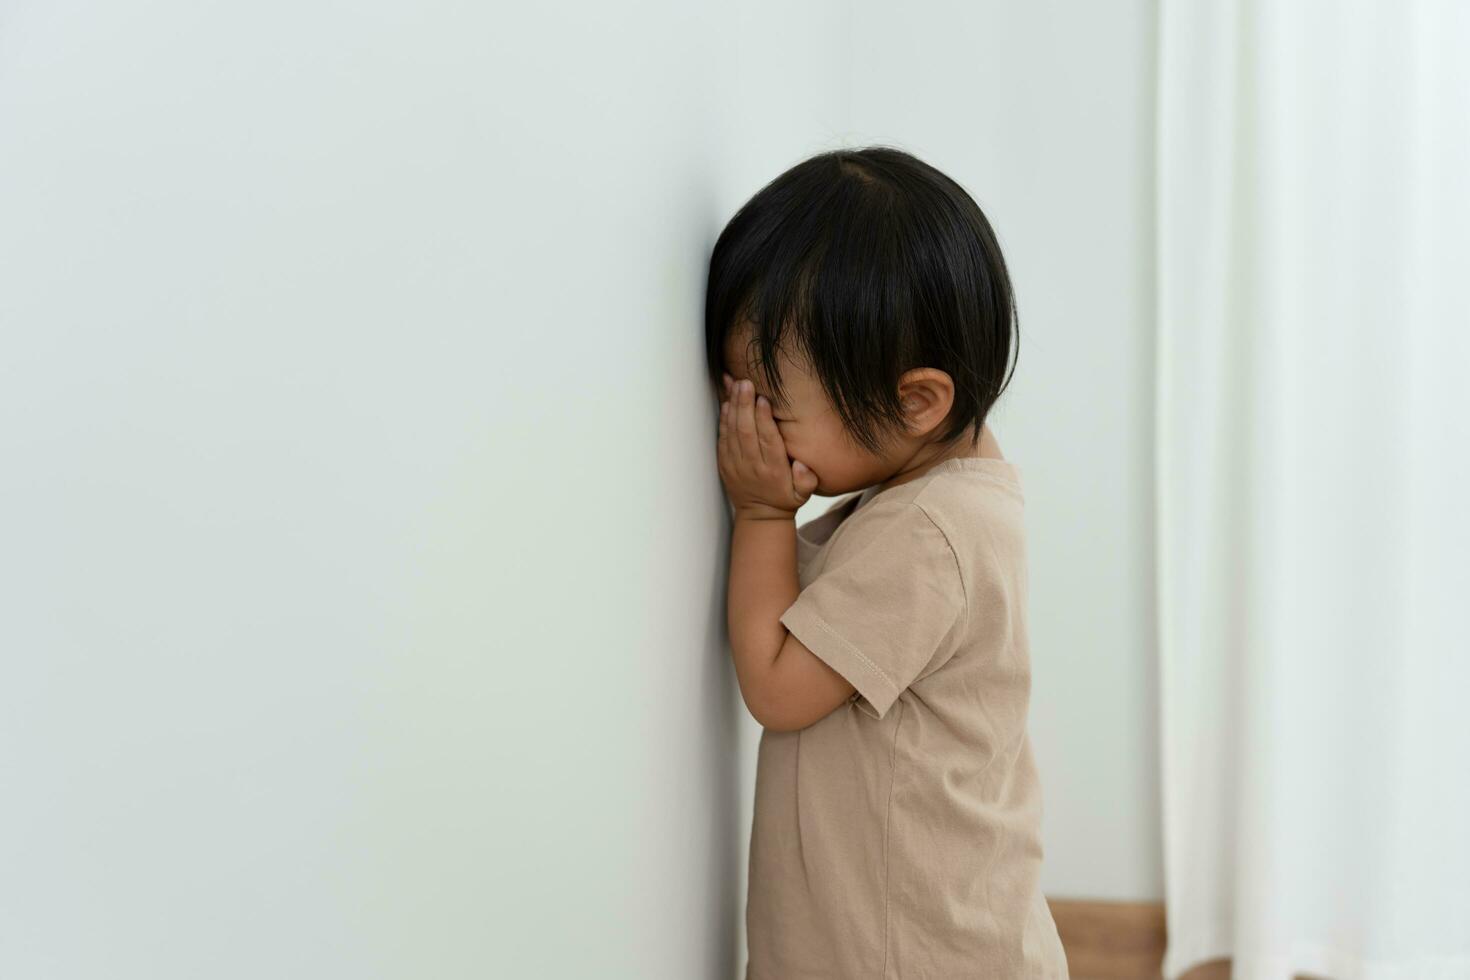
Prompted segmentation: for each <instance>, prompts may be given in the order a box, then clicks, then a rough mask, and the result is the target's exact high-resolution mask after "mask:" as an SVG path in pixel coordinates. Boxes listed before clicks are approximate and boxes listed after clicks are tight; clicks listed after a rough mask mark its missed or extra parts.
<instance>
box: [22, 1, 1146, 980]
mask: <svg viewBox="0 0 1470 980" xmlns="http://www.w3.org/2000/svg"><path fill="white" fill-rule="evenodd" d="M1066 9H1067V10H1068V11H1069V17H1068V19H1067V20H1065V21H1064V20H1063V19H1062V17H1061V14H1060V9H1059V8H1054V7H1035V8H1031V9H1030V10H1029V11H1023V10H1020V9H1011V8H1009V7H1007V6H1005V5H1000V4H991V5H987V7H986V8H977V9H975V10H973V11H971V12H968V13H966V12H964V9H963V8H960V7H956V8H954V9H952V10H951V9H950V8H948V7H947V6H944V5H939V4H936V5H934V12H935V14H936V15H942V16H943V17H945V18H950V17H958V18H960V19H961V28H962V29H960V30H949V29H947V30H946V31H941V32H935V31H933V30H932V29H931V28H932V23H933V20H932V18H930V17H929V16H928V15H927V14H924V15H920V14H918V13H913V14H912V15H910V14H909V13H908V12H906V13H905V14H904V15H903V16H899V15H897V14H896V13H893V12H888V13H884V12H882V8H879V7H877V5H871V4H868V3H864V2H859V3H855V4H845V3H842V2H840V0H831V2H828V3H824V4H813V5H798V6H796V7H790V6H785V5H779V4H777V3H775V2H774V0H764V2H762V3H759V4H754V5H740V6H739V8H738V9H736V8H734V7H721V8H716V7H713V6H711V7H695V6H691V5H687V4H680V3H676V2H673V0H666V2H663V3H658V4H648V5H641V6H639V7H637V8H630V7H628V6H626V5H616V6H607V5H595V4H585V5H576V6H575V7H574V8H571V9H557V8H554V7H548V6H545V5H543V6H541V7H539V8H538V7H536V6H534V5H533V6H530V7H522V8H516V9H515V10H514V11H512V10H511V9H509V8H504V9H495V10H493V11H492V9H490V8H476V7H472V6H465V5H455V4H450V3H446V2H426V0H415V2H413V3H409V2H405V0H395V2H382V3H371V4H362V3H358V4H347V3H335V4H333V3H328V2H325V0H317V2H315V3H306V4H303V3H290V4H287V3H284V2H280V0H275V2H261V3H255V4H235V5H229V6H220V5H199V4H190V3H185V2H182V0H160V2H156V3H153V4H149V5H146V6H142V7H139V6H136V5H134V6H118V5H111V4H103V3H98V2H72V3H67V2H54V0H53V2H45V3H43V2H40V0H31V2H21V0H16V2H13V3H11V4H10V5H8V7H7V11H6V16H5V23H4V29H3V30H0V277H3V281H0V331H3V333H0V343H3V349H0V452H3V454H4V461H5V462H4V465H3V466H0V595H3V597H4V598H3V602H4V614H3V616H0V775H3V785H0V793H3V800H0V976H17V977H22V976H24V977H48V978H49V977H66V978H70V977H91V976H104V975H105V976H108V977H112V978H132V977H148V978H150V980H161V978H170V977H196V976H202V975H205V976H210V977H213V978H230V977H251V978H254V977H259V976H272V977H312V978H328V977H344V978H345V977H351V978H353V980H359V978H371V977H407V976H414V977H418V976H432V977H435V978H446V980H447V978H453V977H459V976H465V977H469V976H475V977H480V976H527V977H530V976H537V977H541V976H545V977H581V976H599V977H624V976H626V977H634V976H636V977H677V978H686V977H695V976H727V975H733V974H734V973H735V971H736V970H737V969H738V966H739V963H740V962H741V961H742V953H743V935H742V932H741V913H742V911H743V907H744V906H743V903H744V884H743V877H744V873H745V853H746V851H745V848H746V844H747V835H748V832H749V813H750V792H751V780H752V777H753V773H752V771H751V766H752V765H753V751H752V749H753V744H754V739H755V735H756V729H755V727H754V725H753V724H752V723H751V722H750V721H749V719H748V718H746V717H745V714H744V710H743V707H742V705H741V703H740V699H739V694H738V691H737V690H736V688H735V683H734V675H733V671H732V669H731V666H730V664H729V660H728V655H727V653H726V651H725V647H724V616H723V604H722V603H723V587H724V582H723V576H724V560H725V558H726V543H725V541H724V540H723V534H724V531H725V525H724V520H725V508H724V503H723V497H722V494H721V490H720V487H719V481H718V476H717V473H716V471H715V467H714V464H713V428H714V425H713V419H714V416H713V413H712V411H711V410H710V408H711V403H710V402H709V401H708V400H707V399H708V398H709V393H708V392H707V390H706V388H705V387H704V382H703V380H702V375H701V344H702V339H701V336H700V329H701V319H700V318H701V312H702V298H703V285H704V270H705V262H706V259H707V256H708V252H709V248H710V246H711V245H712V244H713V240H714V236H715V235H716V234H717V233H718V230H719V228H720V226H721V224H722V223H723V222H724V220H725V219H726V218H727V217H728V216H729V214H730V213H731V212H732V210H733V209H734V208H735V207H736V206H738V205H739V203H741V201H743V200H744V199H745V197H747V196H748V195H749V194H750V193H752V192H753V191H754V190H755V189H756V188H757V187H758V186H759V185H760V184H761V183H763V182H764V181H765V180H767V179H769V178H770V177H772V176H774V175H775V174H776V173H777V172H779V170H781V169H783V168H784V167H786V166H788V165H789V164H791V163H794V162H795V161H796V160H798V159H801V158H802V157H804V156H806V155H807V154H809V153H811V152H815V151H817V150H820V149H825V148H827V147H829V146H832V145H837V144H839V143H855V142H863V141H866V140H869V139H885V140H892V141H898V142H901V143H906V144H908V145H910V146H911V148H913V149H915V150H916V151H919V152H921V153H925V154H926V155H928V156H930V157H932V158H933V159H934V162H936V163H938V164H939V165H941V166H944V167H946V168H949V169H951V170H952V172H954V173H955V175H956V176H957V177H959V178H960V179H961V180H962V181H963V182H965V183H967V185H968V186H970V187H971V188H972V189H973V190H975V191H976V193H977V196H978V197H979V199H980V201H981V203H982V205H983V206H985V207H986V209H987V211H989V213H990V214H991V215H992V217H993V218H994V219H995V220H996V223H997V225H998V227H999V230H1000V233H1001V238H1002V243H1003V245H1005V246H1006V247H1007V249H1008V254H1009V255H1010V256H1011V259H1012V261H1013V263H1014V264H1015V267H1016V275H1017V282H1018V287H1019V289H1020V302H1021V311H1022V317H1023V324H1022V329H1023V334H1024V335H1023V348H1022V361H1021V369H1020V373H1019V374H1018V377H1017V382H1016V386H1015V388H1014V389H1013V394H1012V395H1011V396H1010V397H1009V398H1008V401H1007V403H1005V408H1004V409H1003V412H1002V415H1001V416H1000V419H999V421H998V422H997V426H996V427H997V431H998V432H999V435H1000V438H1001V442H1002V445H1003V447H1004V448H1005V450H1006V452H1007V454H1008V455H1009V456H1011V458H1013V459H1015V460H1016V461H1017V462H1019V463H1020V465H1021V466H1022V468H1023V476H1024V478H1025V479H1026V480H1027V489H1028V494H1029V505H1030V511H1029V513H1030V520H1031V530H1032V536H1033V537H1032V541H1033V593H1032V594H1033V608H1032V622H1033V627H1032V628H1033V637H1034V642H1035V648H1034V651H1033V656H1034V658H1035V661H1036V665H1037V687H1036V708H1035V714H1034V716H1033V717H1034V721H1033V732H1034V733H1035V737H1036V740H1037V746H1038V752H1039V755H1040V757H1041V761H1042V766H1043V778H1044V780H1045V788H1046V790H1047V793H1048V797H1047V806H1048V810H1047V819H1048V824H1047V828H1046V830H1047V844H1048V865H1047V872H1046V873H1047V878H1046V880H1045V883H1046V884H1047V886H1048V891H1049V892H1050V893H1054V894H1067V893H1073V894H1082V893H1085V894H1092V895H1097V896H1102V897H1124V896H1130V895H1148V894H1149V893H1151V892H1155V891H1156V889H1155V886H1154V884H1153V882H1154V879H1155V878H1156V877H1157V874H1156V871H1157V869H1156V865H1155V864H1154V863H1151V862H1156V858H1155V857H1154V855H1153V851H1152V850H1151V846H1152V839H1151V835H1154V834H1155V833H1156V831H1155V828H1154V827H1153V825H1152V823H1151V820H1152V817H1151V816H1150V815H1151V813H1152V805H1153V800H1152V798H1151V797H1150V795H1149V794H1150V793H1152V792H1153V768H1152V766H1153V757H1152V754H1151V753H1152V748H1151V744H1150V742H1149V739H1150V736H1151V732H1152V728H1151V726H1152V721H1151V718H1152V714H1151V701H1149V700H1148V699H1149V698H1150V697H1151V688H1149V687H1148V684H1149V683H1150V681H1149V677H1148V674H1147V671H1146V668H1145V664H1146V663H1147V662H1148V659H1147V658H1148V656H1149V654H1150V652H1151V637H1150V636H1149V635H1147V631H1146V628H1145V624H1146V623H1147V621H1148V620H1147V611H1148V610H1147V608H1146V602H1147V594H1146V591H1145V587H1144V583H1145V582H1146V580H1147V573H1148V563H1147V557H1148V554H1149V551H1148V545H1147V541H1146V538H1143V537H1140V535H1141V533H1142V531H1141V529H1142V528H1143V527H1144V524H1143V514H1144V512H1145V508H1146V506H1147V497H1146V488H1147V480H1146V466H1147V452H1146V442H1145V441H1144V433H1145V432H1146V431H1147V425H1146V422H1147V396H1146V392H1147V381H1148V377H1147V347H1146V343H1145V340H1146V332H1145V324H1144V321H1145V319H1146V314H1147V309H1146V308H1145V307H1144V306H1143V302H1144V298H1145V296H1146V293H1147V283H1146V281H1145V280H1144V279H1142V278H1141V276H1140V273H1139V271H1138V269H1139V268H1140V267H1139V266H1138V265H1137V264H1136V258H1137V254H1141V253H1139V250H1141V249H1143V248H1145V246H1146V245H1147V231H1148V225H1147V212H1146V211H1144V210H1142V202H1143V200H1144V193H1145V188H1146V174H1147V164H1148V157H1147V153H1146V152H1145V149H1144V144H1143V143H1142V142H1141V141H1142V134H1143V132H1144V130H1143V129H1142V128H1141V127H1142V126H1143V125H1144V119H1145V116H1144V113H1143V110H1144V109H1145V108H1146V106H1145V105H1144V103H1143V102H1142V101H1141V87H1142V84H1143V78H1142V76H1141V74H1140V73H1141V72H1143V71H1144V70H1145V67H1146V65H1145V64H1143V63H1139V62H1137V61H1136V59H1137V58H1139V57H1142V56H1143V55H1144V54H1145V53H1146V51H1147V45H1146V43H1145V41H1146V38H1145V36H1144V33H1143V29H1142V25H1143V11H1142V8H1136V9H1135V8H1134V7H1132V6H1130V7H1128V8H1126V9H1127V16H1123V17H1114V18H1112V19H1110V18H1108V17H1104V16H1103V14H1102V13H1101V12H1096V13H1093V12H1089V11H1088V9H1087V8H1086V7H1085V6H1084V5H1076V10H1075V11H1072V10H1071V8H1070V7H1069V8H1066ZM1048 18H1054V19H1055V22H1054V23H1050V22H1048ZM1078 18H1089V19H1090V20H1091V21H1093V22H1092V23H1089V24H1085V25H1078V24H1077V23H1076V21H1077V19H1078ZM926 25H929V26H927V27H926ZM1002 25H1003V26H1002ZM995 33H1005V34H1007V36H1006V37H1004V38H997V39H996V40H995V41H993V42H992V41H987V40H985V38H986V37H987V36H988V35H990V34H995ZM1102 41H1106V42H1107V43H1106V44H1104V43H1100V42H1102ZM935 44H938V45H941V48H940V53H942V54H944V55H945V56H946V57H952V59H953V61H954V64H955V65H956V66H959V67H951V68H945V67H944V66H943V65H942V64H940V63H939V59H937V58H936V57H935V53H936V52H935V50H934V48H933V45H935ZM962 69H963V70H962ZM1023 71H1024V72H1025V74H1026V77H1025V79H1024V80H1023V81H1018V80H1017V73H1018V72H1023ZM919 82H921V83H922V88H920V89H916V88H915V87H914V85H915V83H919ZM941 83H943V84H942V85H941ZM950 83H954V85H953V86H951V85H950ZM905 86H907V88H905ZM941 88H942V89H943V90H942V91H941ZM1027 331H1029V332H1027Z"/></svg>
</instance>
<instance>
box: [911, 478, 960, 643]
mask: <svg viewBox="0 0 1470 980" xmlns="http://www.w3.org/2000/svg"><path fill="white" fill-rule="evenodd" d="M921 496H922V494H921ZM907 503H910V504H913V505H914V506H915V507H917V508H918V509H919V511H920V513H922V514H923V515H924V516H925V517H926V518H928V520H929V523H930V524H933V525H934V529H935V530H936V531H938V532H939V536H940V537H942V538H944V544H945V547H947V548H948V549H949V557H950V560H951V561H953V562H954V570H955V576H956V577H957V578H958V579H959V583H960V598H961V599H962V600H964V603H965V625H964V627H963V630H962V632H967V631H968V630H969V628H970V588H969V583H968V582H966V581H965V568H964V565H962V564H961V563H960V554H959V552H958V551H956V550H955V546H954V542H953V541H952V540H951V539H950V536H949V532H948V531H946V530H945V529H944V525H943V524H940V523H939V521H937V520H935V518H934V515H933V514H932V513H930V511H929V508H927V507H925V506H924V505H923V504H921V503H919V501H918V499H917V498H915V499H913V500H910V501H907Z"/></svg>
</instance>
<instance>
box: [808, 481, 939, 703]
mask: <svg viewBox="0 0 1470 980" xmlns="http://www.w3.org/2000/svg"><path fill="white" fill-rule="evenodd" d="M868 507H869V508H871V510H869V511H868V512H866V513H862V509H860V511H859V513H860V514H861V516H856V517H849V518H848V520H853V521H857V523H855V524H853V525H852V526H850V527H847V528H844V529H843V531H844V533H843V535H842V536H841V537H840V538H838V540H837V541H835V542H833V546H832V552H831V554H830V555H829V556H828V558H827V561H826V564H825V565H824V566H823V568H822V570H821V572H820V573H819V574H818V575H817V577H816V578H815V579H813V580H812V581H811V582H809V583H808V584H807V586H806V588H804V589H802V590H801V593H800V594H799V595H798V596H797V597H796V601H795V602H793V603H792V604H791V606H789V607H788V608H787V609H786V611H785V612H784V613H782V614H781V622H782V624H784V625H785V627H786V628H787V629H788V630H790V631H791V634H792V635H793V636H795V637H796V638H797V639H798V640H800V641H801V642H802V645H804V646H805V647H806V648H807V649H809V650H811V651H812V653H814V654H816V655H817V656H818V657H820V658H821V659H822V661H823V662H825V663H826V664H827V665H828V666H829V667H831V668H832V669H833V670H835V671H837V672H838V673H839V674H841V675H842V676H843V677H845V678H847V680H848V681H849V682H850V683H851V684H852V686H853V687H855V688H856V689H857V694H858V698H857V703H858V707H859V708H860V709H862V710H863V711H864V712H865V713H867V714H869V715H871V716H872V717H874V718H882V717H883V716H884V715H885V714H887V712H888V709H889V708H890V707H892V706H893V702H894V701H896V700H898V696H899V695H900V694H901V693H903V691H904V690H905V689H906V688H908V686H909V685H910V684H912V683H913V682H914V681H915V680H917V679H918V678H920V677H922V676H924V675H925V674H927V673H928V672H929V671H931V670H933V669H935V668H937V667H939V666H940V665H942V664H943V663H944V662H945V661H947V660H948V659H949V657H950V656H952V655H953V653H954V648H955V645H956V644H957V642H958V632H959V631H958V630H957V629H956V627H957V626H960V625H962V624H963V622H964V617H965V616H966V613H967V607H966V600H965V590H964V584H963V581H962V580H961V576H960V566H959V561H958V559H957V557H956V555H955V553H954V549H953V548H952V547H951V546H950V543H949V539H948V538H946V537H945V534H944V532H943V531H942V530H941V529H940V527H939V526H938V525H937V524H935V523H934V521H933V519H932V518H931V517H930V516H929V514H928V512H926V511H925V510H924V509H923V507H921V506H919V505H918V504H916V503H913V502H912V501H907V500H904V501H897V502H894V503H875V504H869V505H868Z"/></svg>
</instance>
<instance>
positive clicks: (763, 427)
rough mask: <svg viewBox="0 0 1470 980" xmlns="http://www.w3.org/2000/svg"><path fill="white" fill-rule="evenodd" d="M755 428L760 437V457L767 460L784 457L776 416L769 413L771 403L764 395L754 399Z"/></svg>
mask: <svg viewBox="0 0 1470 980" xmlns="http://www.w3.org/2000/svg"><path fill="white" fill-rule="evenodd" d="M755 429H756V434H757V436H758V437H759V438H760V444H761V458H762V459H764V460H766V461H768V462H769V461H770V460H773V459H785V458H786V446H785V444H784V443H782V441H781V431H780V430H779V429H777V428H776V418H775V416H774V415H772V414H771V403H770V402H768V401H766V399H765V398H764V397H761V398H757V399H756V412H755Z"/></svg>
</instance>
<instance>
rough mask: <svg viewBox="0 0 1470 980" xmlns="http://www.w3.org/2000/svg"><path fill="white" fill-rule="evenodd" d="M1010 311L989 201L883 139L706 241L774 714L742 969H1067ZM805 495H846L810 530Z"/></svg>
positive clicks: (869, 974) (736, 560)
mask: <svg viewBox="0 0 1470 980" xmlns="http://www.w3.org/2000/svg"><path fill="white" fill-rule="evenodd" d="M1014 315H1015V310H1014V303H1013V299H1012V292H1011V285H1010V281H1009V278H1008V275H1007V272H1006V267H1005V262H1004V260H1003V259H1002V257H1001V252H1000V247H999V245H998V244H997V242H996V238H995V235H994V233H993V232H992V230H991V228H990V224H989V222H988V221H987V220H986V218H985V216H984V214H982V213H981V211H980V208H979V207H978V206H977V205H976V204H975V202H974V201H973V200H972V199H971V198H970V196H969V195H968V194H966V193H965V191H964V190H963V189H962V188H961V187H960V186H959V185H958V184H956V183H955V182H954V181H953V180H951V179H949V178H948V177H946V176H945V175H944V174H942V173H940V172H939V171H938V170H936V169H934V168H933V167H931V166H929V165H927V164H925V163H923V162H921V161H919V160H917V159H915V158H914V157H913V156H911V155H909V154H907V153H904V152H902V151H900V150H897V149H893V148H889V147H882V146H878V147H868V148H865V149H858V150H840V151H835V152H830V153H823V154H820V155H818V156H815V157H813V158H811V159H809V160H807V161H805V162H803V163H801V164H798V165H797V166H795V167H793V168H791V169H790V170H788V171H786V172H785V173H783V174H782V175H781V176H779V177H777V178H776V179H775V180H774V181H772V182H771V183H770V184H768V185H767V186H766V187H764V188H763V189H762V190H761V191H760V192H759V193H758V194H756V195H755V197H753V198H752V199H751V200H750V201H749V202H747V203H746V204H745V205H744V206H743V207H742V208H741V209H740V210H739V212H738V213H736V215H735V216H734V217H733V218H732V219H731V220H730V223H729V224H728V225H727V226H726V228H725V229H724V231H723V232H722V233H721V235H720V237H719V240H718V241H717V242H716V244H715V248H714V252H713V255H712V256H711V259H710V273H709V285H708V294H707V298H706V309H705V320H706V322H705V330H706V341H707V352H708V359H709V363H708V368H709V372H710V378H711V380H712V381H714V383H715V384H716V385H717V386H719V389H720V391H721V393H722V394H721V405H720V423H719V447H718V453H717V455H718V466H719V471H720V478H721V481H722V482H723V484H724V487H725V491H726V494H727V496H728V497H729V500H730V504H731V506H732V507H733V511H734V531H733V540H732V542H731V548H730V579H729V594H728V597H727V602H728V622H729V634H730V645H731V649H732V653H733V656H734V661H735V672H736V676H737V678H738V681H739V684H740V691H741V694H742V696H743V697H744V699H745V704H746V706H747V708H748V709H749V710H750V712H751V714H752V715H753V716H754V717H755V719H756V720H757V721H758V722H760V724H761V725H762V726H763V729H764V730H763V731H762V733H761V739H760V752H759V758H758V761H757V769H756V789H755V817H754V823H753V825H752V828H751V838H750V867H749V891H748V898H747V903H746V909H745V921H746V933H747V939H748V945H749V965H748V967H747V972H746V975H745V976H746V980H815V978H831V980H860V978H872V980H895V978H902V980H918V978H943V980H958V978H971V977H983V978H994V980H1010V978H1048V980H1059V978H1066V977H1067V976H1068V973H1067V962H1066V958H1065V955H1064V953H1063V950H1062V945H1061V941H1060V939H1059V938H1058V936H1057V930H1056V925H1055V923H1054V922H1053V921H1052V917H1051V911H1050V908H1049V907H1048V905H1047V902H1046V899H1045V897H1044V896H1043V895H1042V893H1041V890H1040V888H1039V886H1038V883H1037V877H1038V873H1039V870H1040V866H1041V859H1042V846H1041V835H1040V821H1041V788H1040V784H1039V781H1038V776H1037V772H1036V767H1035V765H1034V762H1033V758H1032V752H1031V744H1030V741H1029V738H1028V735H1027V730H1026V717H1027V706H1028V700H1029V695H1030V687H1031V674H1030V661H1029V651H1028V646H1027V634H1026V587H1027V576H1026V552H1025V543H1024V540H1025V539H1024V533H1023V530H1024V529H1023V513H1022V508H1023V498H1022V491H1021V482H1020V472H1019V469H1018V468H1017V467H1016V466H1015V464H1013V463H1010V462H1009V461H1007V460H1006V459H1005V458H1004V457H1002V456H1001V453H1000V447H999V445H998V444H997V443H996V441H995V439H994V437H993V435H992V434H991V432H990V430H989V428H988V426H986V424H985V422H986V418H987V416H988V414H989V413H990V410H991V407H992V406H993V405H994V404H995V402H996V399H997V398H998V397H999V396H1000V394H1001V392H1002V391H1003V390H1004V388H1005V387H1006V385H1007V384H1008V383H1009V380H1010V378H1009V375H1008V374H1007V365H1008V360H1009V359H1010V357H1011V354H1012V352H1013V351H1014V350H1016V349H1017V347H1018V344H1017V343H1016V339H1015V336H1014V334H1013V320H1014ZM1011 370H1014V364H1013V363H1012V364H1011ZM813 493H820V494H822V495H824V496H837V495H844V496H843V497H842V499H840V500H838V501H836V502H835V503H834V504H833V505H832V506H831V507H829V508H828V509H827V510H826V511H825V513H823V514H822V516H820V517H818V518H816V519H814V520H812V521H809V522H807V523H806V524H803V525H802V526H801V527H800V528H797V527H796V522H795V514H796V510H797V508H798V507H799V506H800V505H801V504H802V503H803V502H804V501H805V500H807V499H808V497H810V496H811V494H813Z"/></svg>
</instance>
